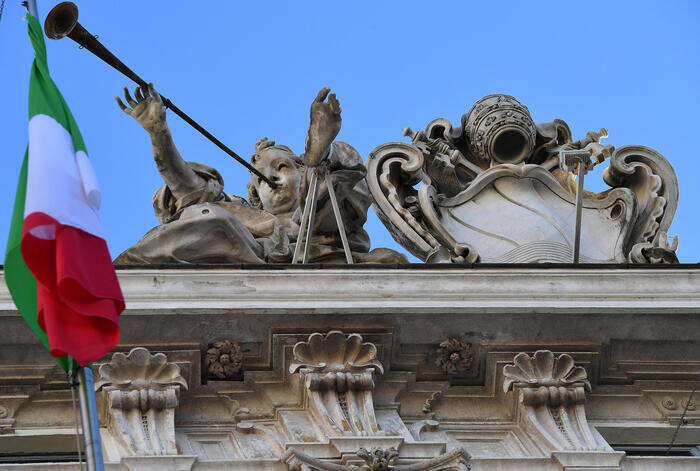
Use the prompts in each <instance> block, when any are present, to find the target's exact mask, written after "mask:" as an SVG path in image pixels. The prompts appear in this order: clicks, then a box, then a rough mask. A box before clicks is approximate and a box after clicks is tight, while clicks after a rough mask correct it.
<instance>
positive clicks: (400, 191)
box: [367, 142, 440, 260]
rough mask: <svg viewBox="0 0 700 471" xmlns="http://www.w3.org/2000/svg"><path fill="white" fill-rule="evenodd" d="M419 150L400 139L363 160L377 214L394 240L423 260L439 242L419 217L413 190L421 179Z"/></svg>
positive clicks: (421, 162) (378, 149) (421, 153)
mask: <svg viewBox="0 0 700 471" xmlns="http://www.w3.org/2000/svg"><path fill="white" fill-rule="evenodd" d="M422 168H423V152H421V151H420V149H418V148H417V147H415V146H412V145H410V144H404V143H401V142H390V143H387V144H383V145H381V146H379V147H377V148H376V149H374V150H373V151H372V153H371V154H370V156H369V159H368V161H367V185H368V187H369V189H370V192H371V193H372V196H373V198H374V207H375V209H376V212H377V216H379V218H380V219H381V220H382V222H383V223H384V225H386V226H387V228H389V232H390V233H391V235H392V236H393V237H394V239H396V241H397V242H398V243H399V244H401V245H403V246H404V247H405V248H406V249H408V250H409V251H410V252H411V253H412V254H413V255H415V256H416V257H418V258H420V259H421V260H425V259H426V258H427V256H428V254H430V253H432V252H434V251H436V250H437V248H438V247H439V246H440V244H439V242H438V241H437V239H436V238H435V237H434V236H433V235H432V234H431V233H430V231H429V230H428V228H427V227H426V226H425V225H424V224H423V223H422V221H421V220H420V208H419V206H418V195H417V191H416V190H415V189H414V188H413V185H416V184H417V183H420V182H421V181H423V178H424V175H423V170H422Z"/></svg>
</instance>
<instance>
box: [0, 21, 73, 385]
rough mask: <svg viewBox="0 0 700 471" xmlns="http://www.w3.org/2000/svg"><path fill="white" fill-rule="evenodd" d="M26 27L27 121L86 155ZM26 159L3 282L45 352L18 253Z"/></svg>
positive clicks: (37, 36) (37, 38) (31, 25)
mask: <svg viewBox="0 0 700 471" xmlns="http://www.w3.org/2000/svg"><path fill="white" fill-rule="evenodd" d="M27 23H28V29H29V38H30V40H31V42H32V45H33V46H34V53H35V58H34V63H33V64H32V69H31V74H30V79H29V117H30V119H31V117H32V116H36V115H37V114H45V115H48V116H50V117H52V118H54V119H55V120H56V121H58V122H59V123H60V124H61V125H63V127H65V128H66V130H68V132H69V133H70V134H71V136H72V138H73V146H74V148H75V150H76V151H78V150H82V151H86V149H85V143H84V142H83V138H82V136H81V135H80V131H79V130H78V126H77V124H76V123H75V120H74V119H73V115H72V114H71V112H70V110H69V109H68V105H67V104H66V102H65V101H64V99H63V96H62V95H61V92H60V91H59V90H58V87H56V84H55V83H54V82H53V80H51V76H50V75H49V68H48V65H47V61H46V44H45V42H44V33H43V31H42V29H41V25H40V24H39V20H37V19H36V18H35V17H33V16H31V15H27ZM28 159H29V153H28V151H26V152H25V154H24V161H23V162H22V169H21V170H20V174H19V183H18V184H17V194H16V196H15V205H14V209H13V211H12V222H11V224H10V235H9V237H8V241H7V250H6V252H5V282H6V283H7V288H8V289H9V291H10V294H11V295H12V300H13V301H14V302H15V306H17V310H18V311H19V313H20V314H21V315H22V317H23V318H24V321H25V322H26V323H27V325H28V326H29V328H30V329H31V330H32V332H34V334H35V335H36V336H37V338H38V339H39V340H40V341H41V343H42V344H43V345H44V347H46V349H47V350H48V349H49V341H48V338H47V337H46V333H45V332H44V331H43V330H41V327H39V321H38V310H37V282H36V278H34V275H32V273H31V272H30V271H29V268H27V265H26V263H24V259H23V258H22V251H21V243H22V228H23V226H24V205H25V199H26V194H27V165H28V162H27V161H28ZM56 361H57V362H58V364H59V365H60V366H61V368H63V369H64V370H66V371H68V368H69V358H68V357H57V358H56Z"/></svg>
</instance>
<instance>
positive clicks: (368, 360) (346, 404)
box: [289, 330, 384, 436]
mask: <svg viewBox="0 0 700 471" xmlns="http://www.w3.org/2000/svg"><path fill="white" fill-rule="evenodd" d="M376 355H377V347H376V346H375V345H374V344H372V343H365V342H363V341H362V336H360V335H359V334H351V335H347V336H346V335H345V334H344V333H342V332H340V331H337V330H334V331H331V332H329V333H328V334H327V335H323V334H320V333H314V334H311V335H310V336H309V339H308V340H307V341H306V342H299V343H297V344H296V345H295V346H294V361H293V363H292V364H291V365H290V366H289V372H290V373H292V374H293V373H299V374H301V375H302V377H303V381H304V385H305V391H306V394H307V396H308V404H309V409H310V412H311V414H312V415H313V416H314V418H315V419H316V423H317V424H319V425H320V426H321V427H322V428H323V430H324V432H325V433H326V434H327V435H328V436H341V435H355V436H359V435H362V436H366V435H381V434H382V432H381V431H380V430H379V426H378V425H377V419H376V417H375V414H374V404H373V400H372V391H373V389H374V378H373V375H374V373H379V374H382V373H383V372H384V368H383V366H382V364H381V363H380V362H379V361H378V360H377V359H376Z"/></svg>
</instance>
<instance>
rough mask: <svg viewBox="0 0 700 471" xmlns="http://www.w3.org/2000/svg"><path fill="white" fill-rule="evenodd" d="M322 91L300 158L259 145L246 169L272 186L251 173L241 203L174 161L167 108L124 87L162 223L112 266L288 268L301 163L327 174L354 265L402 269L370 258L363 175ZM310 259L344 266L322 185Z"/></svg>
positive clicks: (215, 181)
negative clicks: (149, 155) (151, 170)
mask: <svg viewBox="0 0 700 471" xmlns="http://www.w3.org/2000/svg"><path fill="white" fill-rule="evenodd" d="M329 91H330V90H329V89H328V88H324V89H322V90H321V91H320V92H319V94H318V96H317V97H316V99H315V100H314V102H313V103H312V106H311V117H310V124H309V131H308V134H307V138H306V148H305V152H304V155H303V158H300V157H299V156H297V155H295V154H294V152H292V150H291V149H290V148H288V147H286V146H282V145H276V144H275V142H274V141H270V140H268V139H267V138H263V139H261V140H259V141H258V142H257V143H256V144H255V154H254V155H253V156H252V158H251V164H252V165H253V166H254V167H255V168H256V169H257V170H259V171H260V172H261V173H262V174H263V175H265V176H266V177H267V178H268V179H270V180H271V181H272V182H273V183H274V184H275V186H274V188H273V187H272V186H270V185H268V184H267V183H266V182H265V181H264V180H262V179H260V178H259V177H257V176H255V175H251V180H250V182H249V183H248V185H247V187H248V200H247V201H246V200H245V199H243V198H240V197H238V196H234V195H230V194H227V193H225V192H224V181H223V178H222V177H221V175H220V174H219V172H218V171H216V169H214V168H212V167H209V166H207V165H203V164H200V163H196V162H186V161H185V160H184V159H183V158H182V157H181V156H180V153H179V152H178V150H177V148H176V147H175V143H174V141H173V138H172V135H171V133H170V129H169V127H168V124H167V122H166V109H165V107H164V106H163V103H162V100H161V97H160V95H159V94H158V92H157V91H156V90H155V89H154V88H153V85H149V87H148V89H142V88H140V87H137V88H136V89H135V91H134V98H132V96H131V95H130V93H129V91H128V89H127V88H126V87H125V88H124V97H125V99H126V104H124V103H123V102H122V101H121V99H120V98H117V103H118V104H119V107H120V108H121V109H122V111H124V112H125V113H126V114H128V115H129V116H131V117H133V118H134V119H135V120H136V121H138V123H139V124H140V125H141V126H142V127H143V128H144V129H145V130H146V131H147V132H148V133H149V135H150V137H151V143H152V146H153V156H154V159H155V162H156V166H157V168H158V172H159V173H160V175H161V177H162V178H163V181H164V183H165V185H164V186H163V187H161V188H160V189H158V190H157V191H156V193H155V194H154V195H153V209H154V211H155V214H156V217H157V218H158V221H159V222H160V223H161V224H160V225H159V226H157V227H154V228H153V229H151V230H150V231H149V232H148V233H146V235H145V236H144V237H143V238H142V239H141V240H140V241H139V242H138V243H137V244H136V245H134V246H133V247H131V248H129V249H127V250H126V251H125V252H123V253H122V254H121V255H119V256H118V257H117V258H116V259H115V263H116V264H122V265H149V264H170V263H180V264H205V263H289V262H291V260H292V254H293V252H294V248H295V244H296V240H297V234H298V233H299V221H300V218H301V209H300V208H303V205H304V197H305V195H306V193H307V189H308V185H309V180H310V178H309V176H308V174H309V169H310V167H309V166H307V163H311V164H312V165H316V164H318V163H319V162H320V165H321V166H324V171H327V172H329V173H330V176H331V181H332V182H333V188H334V190H335V193H336V195H337V197H338V203H339V206H340V211H341V215H342V218H343V221H344V224H345V230H346V232H347V236H348V240H349V243H350V249H351V250H352V254H353V259H354V260H355V261H356V262H357V263H406V257H405V256H404V255H402V254H399V253H397V252H394V251H393V250H390V249H383V248H379V249H374V250H372V251H371V252H370V251H369V248H370V240H369V236H368V234H367V233H366V232H365V231H364V229H363V225H364V223H365V221H366V219H367V209H368V208H369V205H370V203H371V197H370V195H369V191H368V189H367V184H366V182H365V179H364V178H365V174H366V169H365V167H364V165H363V163H362V158H361V157H360V155H359V154H358V152H357V151H356V150H355V149H354V148H353V147H352V146H350V145H349V144H346V143H343V142H333V141H334V139H335V137H336V136H337V134H338V132H339V131H340V126H341V117H340V111H341V110H340V105H339V103H338V100H337V99H336V97H335V94H330V96H329V95H328V93H329ZM326 98H328V100H327V101H326ZM309 261H310V262H312V263H314V262H315V263H320V262H322V263H329V264H330V263H345V256H344V253H343V249H342V244H341V239H340V235H339V233H338V229H337V224H336V221H335V218H334V216H333V212H332V207H331V204H330V201H329V196H328V191H327V188H326V185H325V183H322V184H321V186H320V191H319V199H318V203H317V211H316V219H315V223H314V231H313V238H312V245H311V247H310V258H309Z"/></svg>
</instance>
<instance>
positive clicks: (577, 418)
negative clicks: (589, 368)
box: [503, 350, 612, 452]
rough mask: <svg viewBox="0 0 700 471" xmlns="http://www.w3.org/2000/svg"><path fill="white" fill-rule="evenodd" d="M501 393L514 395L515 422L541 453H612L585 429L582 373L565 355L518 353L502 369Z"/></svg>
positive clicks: (584, 379) (584, 376) (585, 381)
mask: <svg viewBox="0 0 700 471" xmlns="http://www.w3.org/2000/svg"><path fill="white" fill-rule="evenodd" d="M503 375H504V381H503V390H504V391H505V392H508V391H510V390H515V391H516V393H517V394H518V415H519V417H518V420H519V421H520V423H521V425H522V426H523V428H524V429H525V430H526V431H527V432H528V433H529V434H530V435H531V437H532V438H533V439H534V441H535V442H536V443H540V444H542V445H543V446H544V447H545V450H544V451H549V452H551V451H612V449H611V448H610V446H609V445H608V444H607V443H605V441H604V440H603V439H602V437H600V436H599V435H597V433H595V432H594V431H593V430H592V429H591V427H590V426H589V425H588V421H587V419H586V411H585V409H584V402H585V398H586V397H585V395H586V391H590V383H589V381H588V378H587V374H586V370H585V369H583V368H582V367H580V366H574V359H573V358H572V357H571V356H570V355H567V354H562V355H559V356H557V357H555V356H554V354H553V353H552V352H551V351H549V350H538V351H536V352H535V354H534V355H533V356H529V355H528V354H527V353H519V354H517V355H516V356H515V359H514V362H513V364H510V365H506V366H505V367H503Z"/></svg>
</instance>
